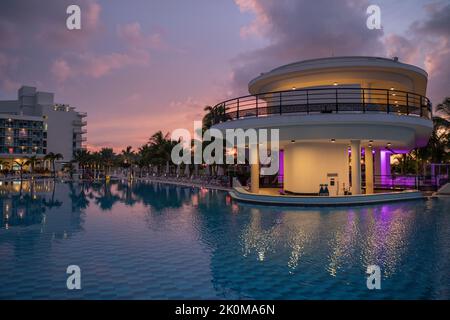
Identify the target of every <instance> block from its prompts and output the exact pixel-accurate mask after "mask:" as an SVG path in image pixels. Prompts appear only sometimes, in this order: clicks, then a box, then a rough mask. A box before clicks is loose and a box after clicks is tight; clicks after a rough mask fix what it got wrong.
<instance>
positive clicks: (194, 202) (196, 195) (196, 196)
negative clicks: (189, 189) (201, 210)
mask: <svg viewBox="0 0 450 320" xmlns="http://www.w3.org/2000/svg"><path fill="white" fill-rule="evenodd" d="M191 201H192V205H193V206H195V207H197V206H198V194H196V193H194V194H193V195H192V197H191Z"/></svg>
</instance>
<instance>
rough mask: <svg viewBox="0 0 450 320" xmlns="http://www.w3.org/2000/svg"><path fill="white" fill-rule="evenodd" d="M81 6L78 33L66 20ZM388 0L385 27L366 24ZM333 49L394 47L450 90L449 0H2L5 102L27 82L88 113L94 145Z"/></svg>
mask: <svg viewBox="0 0 450 320" xmlns="http://www.w3.org/2000/svg"><path fill="white" fill-rule="evenodd" d="M70 4H78V5H79V6H80V7H81V10H82V30H74V31H69V30H67V28H66V26H65V20H66V18H67V14H66V8H67V6H68V5H70ZM370 4H377V5H379V6H380V7H381V19H382V26H383V28H382V30H369V29H367V27H366V18H367V15H366V8H367V7H368V6H369V5H370ZM332 54H334V55H335V56H337V55H377V56H383V57H393V56H398V57H399V58H400V61H402V62H406V63H412V64H416V65H418V66H420V67H423V68H425V69H426V70H427V71H428V73H429V75H430V81H429V88H428V96H429V97H430V98H431V99H432V101H433V103H434V104H437V103H439V102H440V101H441V100H442V99H443V98H444V96H446V95H450V0H445V1H426V0H376V1H365V0H361V1H357V0H311V1H306V0H276V1H275V0H235V1H232V0H215V1H211V0H177V1H175V0H130V1H120V0H104V1H102V0H43V1H25V0H2V1H1V2H0V99H14V98H16V95H17V89H18V88H19V87H20V86H21V85H22V84H25V85H33V86H37V87H38V90H41V91H50V92H55V94H56V101H57V102H61V103H68V104H70V105H72V106H74V107H76V108H77V109H78V110H79V111H86V112H88V135H87V138H88V146H89V147H90V148H92V149H96V148H100V147H113V148H115V150H116V151H120V150H121V149H122V148H124V147H125V146H127V145H132V146H133V147H138V146H139V145H141V144H143V143H145V142H146V141H147V140H148V137H149V136H150V135H151V134H152V133H154V132H155V131H157V130H163V131H164V132H167V131H170V130H173V129H175V128H181V127H183V128H188V129H192V126H193V123H192V122H193V121H194V120H200V119H201V117H202V114H203V112H202V110H203V107H204V106H205V105H214V104H215V103H217V102H219V101H220V100H224V99H226V98H230V97H234V96H237V95H242V94H246V93H247V83H248V81H249V80H250V79H252V78H253V77H255V76H257V75H259V74H260V73H261V72H264V71H268V70H269V69H271V68H273V67H276V66H279V65H282V64H285V63H290V62H294V61H298V60H303V59H309V58H319V57H326V56H330V55H332Z"/></svg>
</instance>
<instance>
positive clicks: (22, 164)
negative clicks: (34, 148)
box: [14, 159, 29, 183]
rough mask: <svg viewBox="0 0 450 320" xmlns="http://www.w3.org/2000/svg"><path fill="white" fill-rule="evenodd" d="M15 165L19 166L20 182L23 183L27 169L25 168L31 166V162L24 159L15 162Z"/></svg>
mask: <svg viewBox="0 0 450 320" xmlns="http://www.w3.org/2000/svg"><path fill="white" fill-rule="evenodd" d="M14 163H15V164H17V165H18V166H19V172H20V182H21V183H22V179H23V169H24V168H25V166H27V165H28V164H29V162H28V160H26V159H22V160H20V159H19V160H14Z"/></svg>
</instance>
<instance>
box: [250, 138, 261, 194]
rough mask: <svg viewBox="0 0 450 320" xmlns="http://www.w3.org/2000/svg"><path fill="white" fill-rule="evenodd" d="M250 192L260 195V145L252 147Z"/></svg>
mask: <svg viewBox="0 0 450 320" xmlns="http://www.w3.org/2000/svg"><path fill="white" fill-rule="evenodd" d="M250 183H251V188H250V192H252V193H259V150H258V145H251V146H250Z"/></svg>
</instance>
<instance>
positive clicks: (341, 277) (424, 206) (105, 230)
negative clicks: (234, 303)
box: [0, 180, 450, 299]
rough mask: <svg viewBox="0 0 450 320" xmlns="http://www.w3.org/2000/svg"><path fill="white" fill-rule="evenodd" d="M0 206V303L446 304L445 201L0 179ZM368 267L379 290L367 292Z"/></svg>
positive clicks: (449, 255) (448, 236)
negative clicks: (254, 196) (274, 201)
mask: <svg viewBox="0 0 450 320" xmlns="http://www.w3.org/2000/svg"><path fill="white" fill-rule="evenodd" d="M0 205H1V206H0V207H1V210H2V211H1V215H0V216H1V217H2V221H1V224H0V261H1V263H0V298H1V299H49V298H55V299H68V298H69V299H72V298H73V299H77V298H83V299H449V298H450V272H449V270H450V199H435V200H427V201H423V200H419V201H408V202H398V203H390V204H386V205H373V206H362V207H351V208H350V207H349V208H346V207H339V208H306V209H297V208H292V207H288V208H283V207H267V206H257V205H251V204H241V203H236V202H233V201H232V200H231V199H230V197H229V196H228V195H227V193H226V192H223V191H216V190H207V189H197V188H189V187H178V186H172V185H165V184H157V183H144V182H142V183H133V184H130V185H128V184H126V183H111V184H103V183H95V184H76V183H56V184H54V183H53V182H52V181H50V180H48V181H44V182H39V183H36V184H34V185H33V187H31V186H30V185H29V184H24V185H23V186H22V191H21V188H20V183H18V182H16V183H10V184H9V185H8V186H5V185H4V183H3V185H2V186H1V189H0ZM372 264H375V265H378V266H380V268H381V272H382V278H381V290H368V289H367V286H366V277H367V274H366V268H367V266H368V265H372ZM68 265H78V266H79V267H80V269H81V285H82V289H81V290H68V289H67V287H66V279H67V277H68V275H67V274H66V268H67V266H68Z"/></svg>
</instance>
